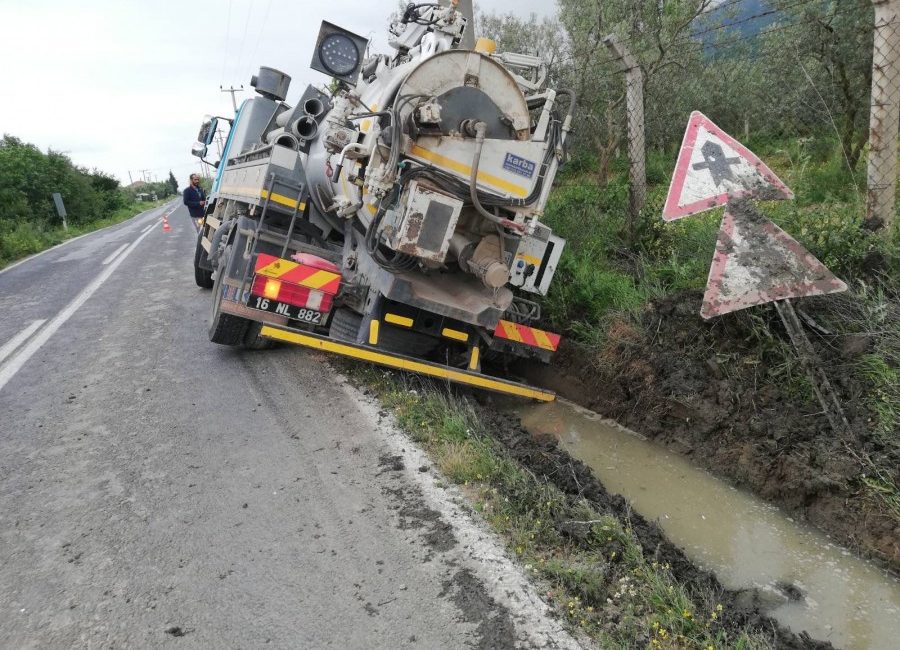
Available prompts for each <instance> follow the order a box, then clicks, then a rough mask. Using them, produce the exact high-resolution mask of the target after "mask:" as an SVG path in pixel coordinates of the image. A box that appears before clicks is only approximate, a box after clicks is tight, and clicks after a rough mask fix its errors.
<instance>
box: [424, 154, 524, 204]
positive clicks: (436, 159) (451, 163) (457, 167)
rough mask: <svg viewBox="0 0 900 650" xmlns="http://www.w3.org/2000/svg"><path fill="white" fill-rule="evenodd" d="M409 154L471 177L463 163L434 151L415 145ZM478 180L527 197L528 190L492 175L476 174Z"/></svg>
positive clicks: (470, 169)
mask: <svg viewBox="0 0 900 650" xmlns="http://www.w3.org/2000/svg"><path fill="white" fill-rule="evenodd" d="M410 153H411V154H412V155H413V156H418V157H419V158H424V159H425V160H430V161H431V162H433V163H434V164H435V165H438V166H439V167H445V168H447V169H452V170H453V171H455V172H457V173H459V174H462V175H463V176H465V177H466V178H469V177H471V176H472V168H471V167H469V166H468V165H466V164H465V163H461V162H459V161H457V160H453V159H452V158H447V157H446V156H442V155H441V154H439V153H435V152H434V151H429V150H428V149H423V148H422V147H420V146H419V145H417V144H414V145H413V146H412V149H410ZM478 180H479V181H481V182H482V183H484V184H485V185H493V186H494V187H499V188H500V189H501V190H506V191H507V192H509V193H510V194H512V195H513V196H518V197H526V196H528V189H527V188H524V187H522V186H521V185H516V184H515V183H510V182H509V181H507V180H505V179H503V178H500V177H499V176H494V175H493V174H488V173H487V172H482V171H480V172H478Z"/></svg>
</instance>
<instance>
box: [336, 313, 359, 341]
mask: <svg viewBox="0 0 900 650" xmlns="http://www.w3.org/2000/svg"><path fill="white" fill-rule="evenodd" d="M361 324H362V316H360V315H359V314H357V313H356V312H355V311H353V310H351V309H347V308H346V307H340V308H338V309H335V310H334V314H332V315H331V329H330V330H328V335H329V336H330V337H331V338H333V339H337V340H339V341H349V342H350V343H355V342H356V335H357V333H358V332H359V326H360V325H361Z"/></svg>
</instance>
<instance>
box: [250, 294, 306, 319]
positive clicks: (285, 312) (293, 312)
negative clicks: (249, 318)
mask: <svg viewBox="0 0 900 650" xmlns="http://www.w3.org/2000/svg"><path fill="white" fill-rule="evenodd" d="M247 306H248V307H250V308H252V309H259V310H260V311H267V312H270V313H272V314H278V315H279V316H286V317H288V318H290V319H291V320H299V321H302V322H304V323H309V324H310V325H319V324H320V323H321V322H322V317H323V314H322V312H320V311H316V310H315V309H308V308H306V307H297V306H295V305H289V304H287V303H285V302H278V301H277V300H269V299H268V298H262V297H260V296H250V300H248V301H247Z"/></svg>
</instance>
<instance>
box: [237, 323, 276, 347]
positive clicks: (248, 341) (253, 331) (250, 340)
mask: <svg viewBox="0 0 900 650" xmlns="http://www.w3.org/2000/svg"><path fill="white" fill-rule="evenodd" d="M262 328H263V324H262V323H258V322H256V321H249V322H248V323H247V332H246V333H245V334H244V347H245V348H247V349H248V350H268V349H270V348H274V347H275V341H273V340H272V339H267V338H265V337H264V336H260V335H259V331H260V330H261V329H262Z"/></svg>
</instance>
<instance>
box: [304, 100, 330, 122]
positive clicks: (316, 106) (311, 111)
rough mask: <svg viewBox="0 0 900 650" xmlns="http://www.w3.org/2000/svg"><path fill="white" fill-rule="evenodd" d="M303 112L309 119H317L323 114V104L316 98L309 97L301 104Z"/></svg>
mask: <svg viewBox="0 0 900 650" xmlns="http://www.w3.org/2000/svg"><path fill="white" fill-rule="evenodd" d="M303 110H304V112H306V114H307V115H309V116H311V117H319V116H320V115H321V114H322V113H324V112H325V104H323V103H322V100H321V99H319V98H318V97H310V98H309V99H307V100H306V101H305V102H303Z"/></svg>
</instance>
